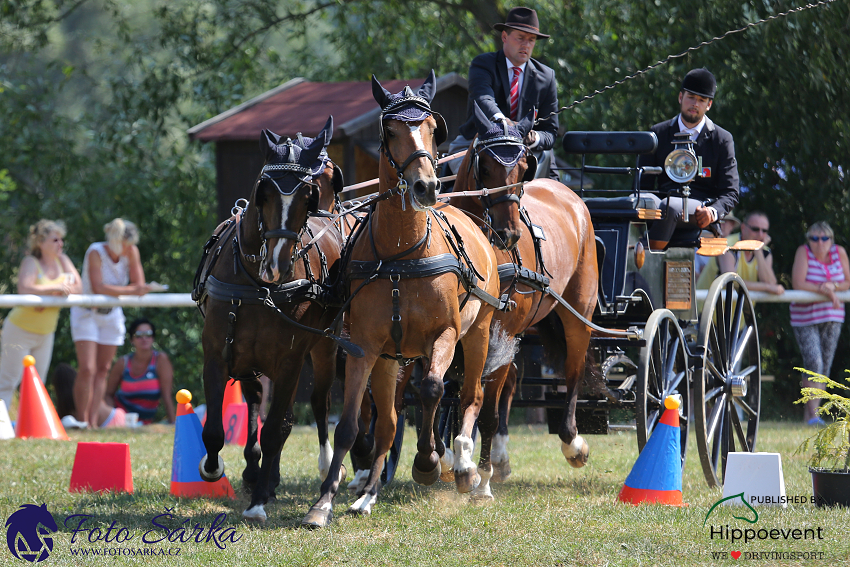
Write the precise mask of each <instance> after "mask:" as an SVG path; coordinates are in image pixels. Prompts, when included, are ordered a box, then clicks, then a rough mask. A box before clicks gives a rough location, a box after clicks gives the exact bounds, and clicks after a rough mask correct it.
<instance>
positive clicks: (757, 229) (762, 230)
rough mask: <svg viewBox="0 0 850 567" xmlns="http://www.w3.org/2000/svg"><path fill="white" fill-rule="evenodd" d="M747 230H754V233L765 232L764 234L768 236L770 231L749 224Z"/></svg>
mask: <svg viewBox="0 0 850 567" xmlns="http://www.w3.org/2000/svg"><path fill="white" fill-rule="evenodd" d="M747 228H749V229H750V230H752V231H753V232H763V233H765V234H767V231H768V229H766V228H762V227H760V226H753V225H751V224H748V225H747Z"/></svg>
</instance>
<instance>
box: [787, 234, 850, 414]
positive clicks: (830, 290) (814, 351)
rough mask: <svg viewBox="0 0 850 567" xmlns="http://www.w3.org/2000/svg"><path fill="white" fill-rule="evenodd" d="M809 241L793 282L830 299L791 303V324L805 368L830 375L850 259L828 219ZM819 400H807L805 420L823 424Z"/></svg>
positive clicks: (849, 283) (797, 258) (797, 260)
mask: <svg viewBox="0 0 850 567" xmlns="http://www.w3.org/2000/svg"><path fill="white" fill-rule="evenodd" d="M806 240H807V243H806V244H803V245H802V246H800V247H799V248H797V254H796V256H794V267H793V268H792V270H791V282H792V283H793V285H794V289H802V290H805V291H813V292H815V293H819V294H821V295H823V296H825V297H826V298H827V299H829V301H824V302H822V303H792V304H791V327H792V328H793V330H794V337H795V338H796V339H797V344H798V345H799V346H800V354H802V355H803V367H805V368H806V369H807V370H811V371H813V372H817V373H818V374H824V375H826V376H829V371H830V369H831V367H832V359H833V356H834V355H835V348H836V347H837V346H838V336H839V335H840V334H841V325H842V324H843V323H844V304H843V303H842V302H841V301H839V299H838V297H837V296H836V295H835V293H836V292H838V291H846V290H847V289H850V262H848V259H847V251H846V250H845V249H844V247H843V246H838V245H837V244H835V234H834V233H833V231H832V227H830V226H829V224H827V223H826V222H816V223H815V224H813V225H812V226H811V227H809V230H808V231H807V232H806ZM803 386H804V387H807V388H821V385H820V384H818V383H817V382H811V381H809V380H806V378H805V376H804V377H803ZM819 404H820V400H812V401H811V402H808V403H807V404H806V406H805V408H804V413H803V416H804V417H803V420H804V421H805V422H806V423H807V424H809V425H821V424H823V420H821V418H820V417H818V415H817V409H818V405H819Z"/></svg>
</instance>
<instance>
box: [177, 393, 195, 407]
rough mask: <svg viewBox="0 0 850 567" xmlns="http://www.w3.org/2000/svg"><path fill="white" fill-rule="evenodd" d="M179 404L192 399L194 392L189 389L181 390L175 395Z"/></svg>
mask: <svg viewBox="0 0 850 567" xmlns="http://www.w3.org/2000/svg"><path fill="white" fill-rule="evenodd" d="M175 398H176V399H177V403H178V404H186V403H189V402H191V401H192V392H190V391H189V390H180V391H179V392H177V395H176V396H175Z"/></svg>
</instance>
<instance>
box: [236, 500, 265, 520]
mask: <svg viewBox="0 0 850 567" xmlns="http://www.w3.org/2000/svg"><path fill="white" fill-rule="evenodd" d="M242 517H243V518H244V519H245V520H247V521H249V522H257V523H260V524H262V523H263V522H265V521H266V519H267V518H268V516H267V515H266V511H265V510H264V509H263V507H262V506H261V505H259V504H258V505H256V506H251V507H250V508H248V509H247V510H245V511H244V512H242Z"/></svg>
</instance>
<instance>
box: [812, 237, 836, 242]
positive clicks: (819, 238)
mask: <svg viewBox="0 0 850 567" xmlns="http://www.w3.org/2000/svg"><path fill="white" fill-rule="evenodd" d="M831 239H832V237H831V236H810V237H809V240H811V241H812V242H817V241H818V240H820V241H821V242H826V241H827V240H831Z"/></svg>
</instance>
